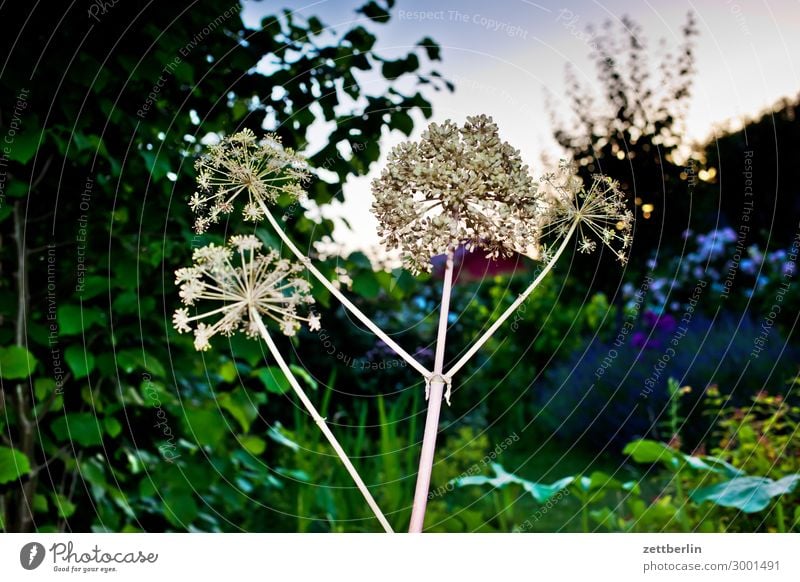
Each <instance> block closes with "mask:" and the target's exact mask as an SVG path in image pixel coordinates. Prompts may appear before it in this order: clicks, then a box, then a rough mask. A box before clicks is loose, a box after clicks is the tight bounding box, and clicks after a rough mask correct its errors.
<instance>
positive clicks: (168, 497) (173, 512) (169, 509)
mask: <svg viewBox="0 0 800 582" xmlns="http://www.w3.org/2000/svg"><path fill="white" fill-rule="evenodd" d="M199 512H200V510H199V509H198V507H197V503H196V502H195V500H194V497H193V496H192V494H191V493H188V492H185V491H176V492H172V491H170V490H169V489H168V490H167V491H166V492H165V493H164V517H166V518H167V520H168V521H169V522H170V523H171V524H172V525H174V526H175V527H181V528H185V527H186V526H187V525H189V524H190V523H192V522H193V521H194V520H195V518H196V517H197V514H198V513H199Z"/></svg>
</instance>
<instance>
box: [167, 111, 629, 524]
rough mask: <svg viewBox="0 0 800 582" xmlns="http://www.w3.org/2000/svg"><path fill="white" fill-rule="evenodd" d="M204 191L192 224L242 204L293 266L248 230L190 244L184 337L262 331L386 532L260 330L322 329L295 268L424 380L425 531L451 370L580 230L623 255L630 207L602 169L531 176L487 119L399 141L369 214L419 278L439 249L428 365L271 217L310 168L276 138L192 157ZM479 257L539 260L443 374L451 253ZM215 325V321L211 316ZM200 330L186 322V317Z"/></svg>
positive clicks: (421, 512) (237, 141)
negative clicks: (588, 176)
mask: <svg viewBox="0 0 800 582" xmlns="http://www.w3.org/2000/svg"><path fill="white" fill-rule="evenodd" d="M197 169H198V171H199V175H198V185H199V191H198V193H196V194H195V195H194V196H193V197H192V199H191V201H190V205H191V207H192V209H193V210H194V211H195V212H196V213H197V214H198V219H197V222H196V225H195V226H196V229H197V231H198V232H203V231H205V230H206V229H207V228H208V227H209V225H211V224H214V223H216V222H218V220H219V218H220V216H222V215H227V214H229V213H231V212H233V210H234V208H235V205H236V204H237V203H239V201H240V200H242V201H244V199H245V197H246V201H244V202H243V203H242V213H243V216H244V218H245V219H246V220H250V221H259V220H261V219H266V221H267V222H268V223H269V224H270V226H271V227H272V228H273V229H274V231H275V232H276V234H277V235H278V237H279V238H280V239H281V240H282V241H283V243H284V244H285V245H286V247H287V248H288V249H289V250H290V251H291V252H292V254H294V255H295V257H296V259H297V260H298V263H297V264H291V263H289V262H288V261H286V260H285V259H279V258H278V257H279V255H278V253H277V251H267V252H266V253H264V252H262V245H261V243H260V241H259V240H258V239H257V238H255V237H233V238H231V240H230V244H229V246H228V247H225V248H218V247H213V246H211V247H206V248H204V249H200V250H198V251H196V252H195V265H194V266H193V267H189V268H187V269H181V270H179V271H178V273H177V279H178V283H179V284H180V286H181V288H180V296H181V298H182V300H183V302H184V303H185V304H186V307H183V308H180V309H179V310H178V311H177V312H176V314H175V319H174V324H175V326H176V328H177V329H178V330H179V331H182V332H187V331H194V333H195V346H196V347H197V348H198V349H208V347H209V342H208V340H209V338H210V337H211V336H212V335H214V334H216V333H220V334H224V335H230V334H232V333H235V332H236V331H244V332H245V333H247V334H248V335H250V336H251V337H256V336H257V337H261V338H262V339H263V340H264V341H265V342H266V343H267V345H268V347H269V349H270V352H271V353H272V356H273V357H274V358H275V359H276V361H277V362H278V364H279V365H280V367H281V370H283V372H284V374H286V376H287V378H289V380H290V382H291V383H292V387H293V388H294V390H295V392H296V393H297V395H298V396H299V397H300V399H301V400H302V401H303V404H304V405H305V406H306V408H307V409H308V410H309V412H310V413H311V415H312V417H313V418H314V419H315V421H316V422H317V424H318V425H319V427H320V429H321V430H322V431H323V433H325V436H326V437H327V438H328V440H329V441H330V443H331V445H332V446H333V447H334V449H335V450H336V451H337V454H338V455H339V457H340V458H341V460H342V462H343V463H344V464H345V466H346V467H347V469H348V471H350V474H351V475H352V477H353V479H354V480H355V481H356V483H357V485H358V486H359V489H361V491H362V494H363V495H364V497H365V499H366V500H367V502H368V503H369V504H370V507H371V508H372V509H373V511H374V513H375V515H376V516H377V517H378V519H379V520H380V521H381V523H382V524H383V526H384V529H386V530H387V531H391V528H390V527H389V525H388V523H387V522H386V520H385V518H384V517H383V514H382V513H381V512H380V509H378V507H377V505H375V502H374V500H373V499H372V497H371V495H370V494H369V492H368V491H367V489H366V487H365V486H364V484H363V481H362V480H361V479H360V477H359V476H358V474H357V473H356V471H355V469H354V468H353V466H352V463H350V461H349V459H348V458H347V456H346V455H345V454H344V452H343V451H342V450H341V447H340V446H339V445H338V442H337V441H336V439H335V438H333V435H332V434H330V431H329V430H328V428H327V425H326V424H325V422H324V419H322V418H320V417H319V415H318V414H317V412H316V409H315V408H314V406H313V405H312V404H311V402H310V401H309V400H308V398H307V397H306V396H305V394H304V393H303V391H302V389H301V388H300V386H299V384H298V383H297V381H296V380H295V379H294V376H293V375H292V372H291V370H290V369H289V367H288V366H287V365H286V363H285V361H284V360H283V358H282V357H281V355H280V354H279V353H278V350H277V347H276V346H275V344H274V342H273V341H272V338H271V336H270V334H269V332H268V331H267V327H266V326H265V324H264V318H266V319H267V321H268V322H269V320H274V322H275V323H277V324H279V326H280V327H281V329H282V331H283V332H284V333H286V334H287V335H292V334H294V333H295V331H296V330H297V329H298V328H299V327H300V325H301V323H308V325H309V328H311V329H315V328H317V327H318V326H319V319H318V317H317V316H316V315H315V314H313V313H310V314H308V315H301V314H300V313H299V309H298V308H299V307H301V306H304V305H306V304H309V303H310V302H311V301H310V296H309V294H308V293H309V287H308V283H307V282H306V281H305V280H303V279H302V278H300V277H299V276H298V275H299V273H300V272H301V271H303V270H304V269H305V270H307V271H308V272H309V273H310V274H311V275H313V276H314V277H315V278H316V279H317V280H318V281H319V282H320V283H321V284H322V285H323V286H324V287H325V288H326V289H327V290H328V291H329V292H330V293H331V294H332V295H333V296H334V297H336V298H337V299H338V300H339V301H341V303H342V304H343V306H344V307H345V308H347V309H348V310H349V311H350V312H351V313H352V314H353V315H354V316H355V317H356V318H357V319H358V320H359V321H361V322H362V323H363V324H364V325H365V326H366V327H367V328H368V329H369V330H371V331H372V332H373V333H375V334H376V335H377V336H378V337H379V338H380V339H381V340H382V341H383V342H384V343H385V344H386V345H387V346H388V347H389V348H390V349H392V350H393V351H394V352H395V353H397V354H398V355H399V356H400V357H401V358H403V359H404V360H405V361H406V362H407V363H408V364H409V365H410V366H411V367H412V368H413V369H414V370H416V371H417V372H418V373H420V375H421V376H422V377H423V379H424V381H425V386H426V398H427V400H428V412H427V418H426V423H425V432H424V438H423V443H422V451H421V455H420V462H419V470H418V474H417V483H416V487H415V494H414V504H413V508H412V515H411V523H410V526H409V531H410V532H421V531H422V529H423V525H424V519H425V509H426V505H427V498H428V494H429V488H430V479H431V471H432V466H433V459H434V454H435V448H436V436H437V432H438V424H439V414H440V411H441V403H442V400H443V399H444V400H446V401H447V402H448V404H449V403H450V397H451V388H452V383H453V378H454V376H455V375H456V373H457V372H458V371H459V370H461V369H462V368H463V367H464V366H465V365H466V364H467V362H468V361H469V360H470V359H471V358H472V357H473V356H474V355H475V354H476V353H477V351H478V350H479V349H480V348H481V347H482V346H483V345H484V344H485V343H486V342H487V341H488V340H489V339H490V338H491V337H492V336H493V335H494V334H495V333H496V332H497V330H498V329H499V328H500V327H501V326H502V324H503V323H504V322H505V321H506V320H507V319H508V318H509V317H510V316H511V315H513V314H514V312H515V311H516V310H517V309H518V308H519V307H520V305H522V303H523V302H524V301H525V300H526V299H527V297H528V296H529V295H530V294H531V293H532V292H533V291H534V290H535V289H536V287H537V286H538V285H539V283H540V282H541V281H542V280H543V279H544V278H545V277H546V276H547V274H548V273H549V272H550V271H551V270H552V269H553V267H554V266H555V264H556V262H557V261H558V259H559V258H560V257H561V255H562V254H563V253H564V252H565V250H566V249H567V248H568V247H569V245H570V242H571V241H572V240H573V235H576V234H577V243H576V244H577V248H578V250H579V251H581V252H585V253H590V252H593V251H595V250H597V249H598V248H599V247H600V246H605V247H607V248H609V249H611V250H612V252H613V253H614V254H615V256H616V257H617V258H618V259H619V260H620V261H621V262H622V263H624V262H625V260H626V257H627V250H628V248H629V247H630V243H631V228H632V222H633V215H632V213H631V212H630V211H629V210H628V209H627V208H626V207H625V204H624V198H623V195H622V193H621V192H620V190H619V188H618V186H617V184H616V183H614V182H613V181H611V180H609V179H607V178H605V177H603V176H597V177H595V178H594V179H593V181H592V184H591V185H590V186H589V188H588V189H587V188H585V186H584V184H583V182H582V181H581V180H580V179H578V178H577V177H576V174H575V171H574V168H573V167H572V166H570V165H569V164H566V163H562V164H560V165H559V166H558V168H557V170H556V171H555V172H553V173H551V174H547V175H545V176H543V177H542V178H541V179H539V180H538V181H537V180H534V179H533V178H532V177H531V176H530V173H529V168H528V167H527V166H526V165H524V164H523V162H522V160H521V157H520V154H519V152H518V151H517V150H516V149H514V148H513V147H512V146H510V145H509V144H508V143H506V142H503V141H501V139H500V137H499V133H498V128H497V126H496V125H495V124H494V122H493V121H492V119H491V118H490V117H487V116H485V115H479V116H475V117H468V118H467V121H466V123H465V125H464V126H463V127H458V126H457V125H456V124H454V123H453V122H451V121H449V120H448V121H445V122H444V123H442V124H435V123H434V124H431V125H430V126H429V127H428V129H427V130H426V131H425V132H424V133H423V135H422V138H421V140H420V141H419V142H408V143H403V144H400V145H399V146H397V147H396V148H395V149H394V150H393V151H392V152H391V154H390V157H389V162H388V164H387V166H386V168H385V169H384V170H383V172H382V173H381V175H380V177H379V178H377V179H376V180H374V181H373V184H372V189H373V192H374V195H375V201H374V204H373V207H372V210H373V212H374V213H375V215H376V217H377V218H378V221H379V225H380V226H379V232H380V235H381V237H382V239H383V242H384V244H385V245H386V246H387V247H388V248H395V249H399V250H400V251H401V252H402V254H403V258H404V264H405V266H406V267H407V268H408V269H409V270H410V271H412V272H413V273H419V272H421V271H426V272H429V271H431V270H432V263H431V261H432V260H433V259H434V257H440V256H444V263H445V267H444V276H443V284H442V299H441V303H440V309H439V321H438V333H437V338H436V343H435V355H434V365H433V369H432V370H429V369H427V368H426V367H425V366H424V365H423V364H422V363H420V361H419V360H418V359H417V358H415V357H414V356H412V355H411V354H409V353H408V352H407V351H406V350H405V349H403V348H402V347H401V346H400V345H399V344H398V343H397V342H396V341H394V340H393V339H392V338H391V337H390V336H389V335H388V334H387V333H386V332H385V331H384V330H382V329H380V327H378V326H377V325H376V324H375V323H374V322H373V321H372V320H371V319H370V318H368V317H367V316H366V315H364V314H363V313H362V312H361V311H360V310H359V309H358V308H357V307H356V306H355V305H354V304H353V303H352V302H351V301H350V300H349V299H348V298H347V296H345V295H344V293H343V291H342V289H341V285H337V284H335V283H332V282H331V281H329V280H328V279H327V278H326V277H325V276H324V275H323V274H322V273H321V272H320V271H319V269H317V268H316V267H315V266H314V264H313V263H312V262H311V260H310V259H309V258H308V257H307V256H306V255H305V254H303V253H302V252H301V251H300V250H299V249H298V248H297V246H296V245H295V244H294V243H293V242H292V240H291V239H290V238H289V237H288V236H287V234H286V233H285V232H284V230H283V228H282V227H281V225H280V224H279V223H278V221H277V220H276V219H275V217H274V216H273V214H272V212H271V211H270V208H269V207H270V205H271V204H274V203H275V202H276V201H277V200H278V197H279V196H283V195H288V196H290V197H292V198H303V196H304V194H303V192H302V182H303V181H304V179H305V178H306V177H307V175H308V173H307V172H308V171H307V169H306V166H305V163H304V162H303V161H302V159H301V158H299V157H298V156H297V155H296V154H295V153H293V152H290V151H288V150H284V149H282V148H281V147H280V144H279V142H277V141H276V140H275V139H274V138H271V137H267V138H264V139H263V140H260V141H258V140H257V139H256V137H255V136H254V135H253V134H252V133H250V132H242V133H239V134H235V135H233V136H230V137H228V138H225V139H224V140H222V141H221V142H220V144H218V145H216V146H212V148H211V150H210V151H209V153H208V154H207V155H206V156H204V157H203V158H202V159H201V160H200V161H199V162H198V164H197ZM459 248H460V249H465V250H466V251H467V252H480V253H484V254H485V256H486V257H487V258H497V257H507V256H511V255H513V254H516V253H519V254H523V255H526V256H528V257H530V258H533V259H535V260H537V261H539V262H540V263H541V264H542V266H541V268H539V269H538V270H537V275H536V277H535V278H534V280H533V281H532V282H531V283H530V285H529V286H528V287H527V288H526V289H525V290H524V291H523V293H521V294H520V295H519V296H518V297H517V298H516V300H515V301H514V302H513V303H512V304H511V305H510V306H509V307H508V308H507V309H506V310H505V311H504V312H503V313H502V314H501V315H500V316H499V317H498V318H497V319H495V321H494V322H492V324H491V325H489V326H488V328H487V329H486V330H485V331H484V332H483V333H482V334H481V335H480V336H479V337H478V338H476V339H475V341H474V342H473V343H472V345H471V347H470V348H469V349H467V350H466V351H465V352H464V353H463V354H462V355H461V357H460V358H459V359H458V361H456V362H455V363H453V364H452V365H451V366H450V367H449V368H448V369H445V360H444V355H445V345H446V339H447V329H448V318H449V315H450V292H451V288H452V284H453V272H454V260H453V259H454V253H455V252H456V250H457V249H459ZM201 300H203V301H206V300H210V301H217V302H219V303H221V305H218V306H217V307H215V308H213V309H211V310H210V311H206V312H203V313H198V314H195V315H193V314H192V313H191V312H190V311H189V307H194V306H195V301H201ZM209 322H210V323H209ZM193 324H194V327H193V328H192V325H193Z"/></svg>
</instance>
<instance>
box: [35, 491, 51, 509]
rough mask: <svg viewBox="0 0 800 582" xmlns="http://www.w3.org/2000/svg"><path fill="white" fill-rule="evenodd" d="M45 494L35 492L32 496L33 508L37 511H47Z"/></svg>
mask: <svg viewBox="0 0 800 582" xmlns="http://www.w3.org/2000/svg"><path fill="white" fill-rule="evenodd" d="M47 507H48V505H47V496H46V495H42V494H41V493H37V494H36V495H34V496H33V510H34V511H36V512H39V513H44V512H45V511H47Z"/></svg>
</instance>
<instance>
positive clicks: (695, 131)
mask: <svg viewBox="0 0 800 582" xmlns="http://www.w3.org/2000/svg"><path fill="white" fill-rule="evenodd" d="M363 3H364V2H363V1H361V2H359V1H351V0H317V1H303V0H299V1H298V0H284V1H283V2H275V1H267V2H255V3H254V2H246V3H245V12H244V17H245V22H246V23H247V24H249V25H250V26H257V25H258V22H259V21H260V16H262V15H264V14H267V13H274V12H275V7H276V6H282V7H285V8H287V9H289V10H292V11H293V12H296V13H298V15H301V16H311V15H316V16H318V17H319V18H320V19H321V20H322V21H323V23H324V24H326V25H327V26H328V27H330V29H331V32H332V33H336V32H337V31H338V32H344V31H346V30H348V29H349V28H351V27H353V26H354V25H357V24H362V25H364V26H367V27H368V28H370V29H371V30H372V31H374V32H375V33H376V35H377V38H378V42H377V44H376V47H375V49H376V50H377V51H378V52H379V54H383V55H386V56H389V57H392V56H399V55H401V54H405V53H406V52H408V50H410V49H411V48H412V47H413V46H414V45H415V44H416V43H417V42H418V41H419V40H420V39H422V38H424V37H426V36H430V37H431V38H433V39H434V40H435V41H436V42H438V43H439V44H440V45H441V47H442V61H441V62H438V63H435V68H436V69H437V70H438V71H439V72H440V73H442V75H443V76H444V77H445V78H447V79H449V80H451V81H452V82H453V83H454V84H455V86H456V90H455V92H454V93H449V92H438V93H436V92H433V91H429V92H427V94H426V96H427V97H428V98H429V100H430V101H431V102H432V104H433V118H432V120H431V121H438V122H441V121H444V120H445V119H452V120H453V121H455V122H457V123H459V124H461V123H463V121H464V119H465V117H466V116H468V115H474V114H478V113H485V114H487V115H491V116H492V117H493V118H494V120H495V122H496V123H497V124H498V126H499V128H500V135H501V137H502V138H503V139H504V140H506V141H508V142H510V143H511V144H512V145H513V146H514V147H516V148H517V149H519V150H520V152H521V155H522V158H523V160H524V161H525V162H526V163H528V164H529V165H530V166H531V167H532V169H533V175H534V176H538V175H540V174H541V173H542V172H544V171H546V169H547V168H545V167H544V166H543V161H542V160H543V156H545V157H547V158H550V159H554V160H557V159H558V158H559V157H561V156H562V155H563V152H562V151H561V150H560V149H559V148H558V146H557V144H556V143H555V141H554V140H553V138H552V129H553V124H552V120H551V118H550V115H549V113H548V110H547V108H546V97H545V95H546V93H547V92H549V93H550V94H551V95H552V96H553V99H554V103H555V106H556V109H557V112H558V113H559V114H561V115H564V116H568V110H567V109H565V108H564V109H562V107H563V105H562V104H563V101H564V100H562V99H561V98H562V97H564V96H565V93H566V90H565V88H566V85H565V79H564V74H565V67H566V66H567V65H568V64H569V65H571V67H572V68H573V71H574V72H575V73H576V75H577V77H578V78H579V79H580V80H581V81H582V82H583V83H584V84H587V85H589V86H592V85H594V84H595V83H596V81H595V68H594V65H593V64H592V61H591V60H590V58H589V53H590V51H591V45H592V42H593V41H592V36H591V34H590V33H589V32H587V26H589V25H594V26H595V27H598V26H600V25H601V24H602V23H603V22H604V21H606V20H611V21H613V22H618V21H619V19H620V18H621V17H622V16H624V15H627V16H630V17H632V18H633V19H634V20H636V21H637V22H638V23H639V24H640V25H641V27H642V29H643V30H642V32H643V34H642V37H643V38H644V39H645V40H646V41H647V44H648V49H649V52H650V54H651V55H652V63H653V64H656V63H658V62H659V59H658V55H659V54H660V52H659V51H660V50H663V49H660V44H659V40H661V39H663V41H664V43H665V46H666V48H667V50H669V51H672V52H675V50H676V49H677V47H678V46H679V44H680V43H681V40H682V37H681V27H682V25H683V24H684V23H685V21H686V15H687V13H688V12H689V11H693V12H694V13H695V15H696V16H697V21H698V29H699V37H697V38H696V39H695V41H696V49H695V50H696V69H697V72H696V75H695V82H694V88H693V95H692V98H691V101H690V108H689V111H688V115H687V119H686V133H687V137H688V138H689V139H690V140H693V141H705V140H706V139H709V138H713V136H714V134H715V132H717V131H719V130H720V128H722V127H725V126H729V125H732V126H734V127H736V126H739V125H741V124H742V123H743V121H744V120H745V119H747V118H749V117H752V116H755V115H758V114H759V112H761V111H763V110H764V109H766V108H768V107H770V106H772V105H773V104H774V103H775V102H776V101H777V100H778V99H779V98H781V97H784V96H791V97H794V96H797V95H798V93H799V92H800V1H798V0H664V1H659V2H656V1H655V0H649V1H648V0H638V1H635V2H632V1H631V0H627V1H623V0H610V1H605V2H598V1H590V0H571V1H549V0H537V1H536V2H533V1H529V0H493V1H486V0H483V1H478V0H460V1H457V0H429V1H427V2H426V1H423V0H397V2H396V4H395V7H394V8H393V10H392V19H391V20H390V21H389V22H388V23H387V24H376V23H370V22H368V21H366V19H365V17H364V16H363V15H360V14H356V13H355V8H356V7H358V6H360V5H361V4H363ZM360 80H361V82H362V83H363V85H364V86H365V88H366V89H367V90H368V91H369V90H370V89H371V88H373V89H375V90H376V91H379V90H380V87H381V84H380V78H379V76H378V75H367V76H365V77H362V78H361V79H360ZM566 118H568V117H566ZM418 121H419V123H417V127H416V128H415V131H414V133H413V134H412V136H411V139H418V138H419V135H420V134H421V133H422V131H423V130H424V128H425V125H426V123H424V122H423V120H422V118H421V117H419V118H418ZM324 133H325V131H324V127H322V126H320V127H317V128H314V131H312V145H313V136H314V135H315V134H316V135H320V136H322V135H324ZM404 139H407V138H405V136H403V135H402V134H400V133H399V132H391V133H389V132H387V133H386V134H385V135H384V137H383V146H384V148H383V151H384V157H383V158H382V159H381V160H380V161H379V162H378V163H377V164H373V166H372V168H371V172H370V174H369V175H368V176H365V177H361V178H356V179H353V178H351V179H350V180H348V182H347V183H346V184H345V185H344V187H343V190H344V196H345V202H344V203H335V204H332V205H330V206H329V207H326V208H325V209H324V213H323V214H324V216H325V217H327V218H332V219H334V221H335V222H336V225H337V226H336V230H335V232H334V239H335V240H336V242H338V243H340V244H341V245H342V246H343V248H344V249H345V250H354V249H363V248H370V247H375V246H377V244H378V236H377V232H376V222H375V220H374V218H373V217H372V215H371V213H370V211H369V208H370V205H371V200H372V198H371V193H370V188H369V183H370V181H371V180H372V179H373V178H374V177H375V176H376V175H377V174H378V173H379V172H380V169H381V168H382V167H383V164H384V161H385V156H386V154H387V153H388V151H389V149H390V147H391V146H393V145H395V144H397V143H399V142H401V141H403V140H404ZM341 216H346V217H347V219H348V222H349V223H350V225H351V227H352V229H348V228H347V227H346V226H345V225H344V223H343V222H342V221H340V220H338V218H339V217H341Z"/></svg>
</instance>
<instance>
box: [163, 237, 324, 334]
mask: <svg viewBox="0 0 800 582" xmlns="http://www.w3.org/2000/svg"><path fill="white" fill-rule="evenodd" d="M263 248H264V246H263V244H262V243H261V241H260V240H259V239H258V238H256V237H255V236H242V235H236V236H232V237H231V238H230V240H229V243H228V244H227V245H225V246H216V245H214V244H213V243H212V244H210V245H208V246H205V247H202V248H199V249H196V250H195V251H194V257H193V259H194V263H193V265H192V266H191V267H185V268H182V269H178V270H177V271H176V272H175V283H176V284H177V285H179V296H180V298H181V301H182V303H183V304H184V305H186V306H187V307H181V308H179V309H177V310H176V311H175V314H174V315H173V317H172V323H173V326H174V327H175V329H176V330H178V332H180V333H186V332H190V331H193V332H194V338H195V339H194V346H195V349H197V350H207V349H209V348H210V347H211V345H210V343H209V340H210V339H211V337H213V336H214V335H216V334H221V335H223V336H226V337H230V336H232V335H233V334H234V333H236V332H237V331H243V332H244V333H245V334H247V335H248V336H250V337H255V336H257V335H258V333H259V329H258V326H257V324H256V322H255V320H253V313H252V312H253V311H255V312H256V313H257V314H258V315H259V316H264V317H266V318H268V319H271V320H273V321H275V322H277V323H278V324H279V325H280V328H281V331H282V332H283V333H284V334H286V335H289V336H292V335H294V334H295V333H296V332H297V330H298V329H300V322H302V321H305V322H308V325H309V328H310V329H311V330H312V331H313V330H315V329H319V325H320V321H319V316H318V315H316V314H314V313H311V314H310V315H309V316H308V317H301V316H300V315H299V314H298V313H297V308H298V306H301V305H304V304H311V303H313V302H314V299H313V298H312V297H311V286H310V285H309V283H308V281H306V280H305V279H303V278H301V277H299V276H298V274H299V273H300V272H301V271H302V270H303V267H302V266H301V265H299V264H295V263H291V262H290V261H288V260H286V259H282V258H280V256H279V255H278V253H277V252H276V251H274V250H269V251H267V252H262V251H263ZM200 303H202V304H203V305H204V307H205V310H204V311H201V310H200V309H193V310H192V312H190V310H189V308H190V307H194V308H197V307H199V306H200V305H199V304H200ZM193 323H194V324H195V326H194V329H193V328H192V324H193Z"/></svg>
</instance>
